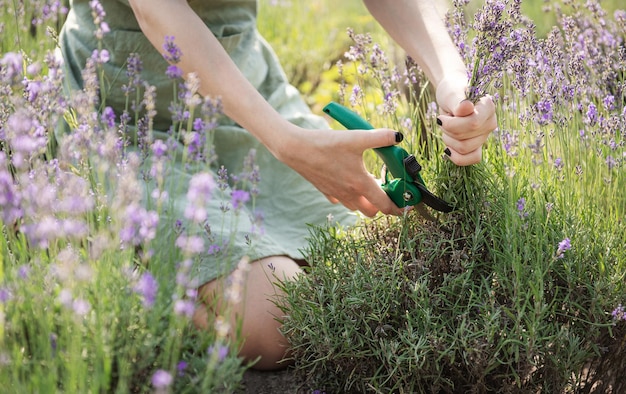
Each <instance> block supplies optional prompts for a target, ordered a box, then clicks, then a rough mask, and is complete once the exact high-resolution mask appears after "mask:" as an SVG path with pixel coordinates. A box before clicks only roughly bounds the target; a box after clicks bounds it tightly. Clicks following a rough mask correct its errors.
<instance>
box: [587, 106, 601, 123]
mask: <svg viewBox="0 0 626 394" xmlns="http://www.w3.org/2000/svg"><path fill="white" fill-rule="evenodd" d="M585 120H586V123H587V124H590V125H594V124H596V122H597V121H598V109H597V108H596V106H595V104H594V103H589V105H588V106H587V113H586V118H585Z"/></svg>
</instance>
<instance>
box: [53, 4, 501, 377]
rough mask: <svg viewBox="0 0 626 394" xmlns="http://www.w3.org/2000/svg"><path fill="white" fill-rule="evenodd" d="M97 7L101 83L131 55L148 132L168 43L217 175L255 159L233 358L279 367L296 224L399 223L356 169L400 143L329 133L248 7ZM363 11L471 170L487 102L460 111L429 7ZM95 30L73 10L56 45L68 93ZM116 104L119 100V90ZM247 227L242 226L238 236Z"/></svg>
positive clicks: (203, 315)
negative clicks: (256, 231)
mask: <svg viewBox="0 0 626 394" xmlns="http://www.w3.org/2000/svg"><path fill="white" fill-rule="evenodd" d="M101 4H102V6H103V8H104V10H105V11H106V15H107V23H108V26H109V28H110V30H111V31H110V33H109V34H106V35H105V36H104V37H102V45H103V47H104V48H106V49H108V51H109V53H110V60H109V61H108V62H107V63H106V64H104V65H103V70H104V72H105V74H106V75H107V76H108V78H105V79H107V80H115V76H116V75H120V70H122V74H123V70H124V69H125V62H126V59H127V57H128V55H129V54H130V53H131V52H136V53H138V54H139V55H140V57H141V59H142V60H143V64H144V71H143V76H144V78H145V79H146V80H147V81H148V82H149V83H150V84H151V85H154V86H156V88H157V97H158V98H157V118H155V123H154V125H155V129H160V130H163V131H165V130H167V128H168V127H169V126H168V116H169V112H168V111H167V105H168V103H169V99H168V94H169V95H170V96H171V92H172V86H171V83H172V82H171V81H170V80H168V79H167V78H166V77H165V74H164V70H165V68H166V67H167V63H166V62H165V60H163V56H162V55H163V53H162V52H164V51H165V50H164V49H163V43H164V42H165V38H166V37H174V38H175V43H176V45H177V46H178V47H179V48H180V50H181V52H182V57H181V58H180V62H179V63H177V66H178V67H179V68H180V69H181V70H182V71H183V75H185V76H186V75H188V74H189V73H195V74H196V75H197V76H198V78H199V80H200V87H199V92H200V93H201V94H202V95H205V96H211V97H219V98H220V99H221V103H222V105H223V112H224V114H225V115H226V116H227V117H228V119H225V120H224V121H223V122H222V123H221V124H220V126H219V127H218V128H217V129H216V131H215V137H214V138H215V139H214V141H215V148H216V152H217V157H218V159H219V160H220V163H219V164H223V165H224V166H225V167H226V168H229V169H230V167H231V166H237V165H238V164H239V163H240V162H241V160H242V159H243V157H244V156H245V155H246V154H247V152H248V151H249V150H250V149H251V148H254V149H256V151H257V157H256V160H257V163H258V164H259V166H260V173H261V178H262V181H261V183H260V187H261V193H260V194H259V199H258V200H257V201H256V206H257V207H260V209H261V210H263V211H264V215H265V218H266V219H265V222H264V229H265V235H264V237H263V238H262V239H261V240H260V241H259V243H258V244H257V246H256V247H255V248H254V252H253V254H252V255H251V252H250V251H249V249H246V248H245V246H244V245H243V241H241V242H240V243H241V245H239V244H237V243H234V244H231V245H229V247H230V250H231V257H234V258H233V259H232V260H233V262H234V263H236V262H237V261H239V260H240V257H243V256H246V255H248V256H250V257H251V263H250V264H249V265H248V267H247V275H246V279H245V288H246V291H245V295H244V302H242V303H240V304H237V309H236V310H235V315H236V316H238V317H239V318H241V324H242V334H243V338H244V343H243V347H242V349H241V351H240V354H241V356H243V357H244V358H246V359H256V358H257V357H259V356H260V359H259V361H258V362H257V363H256V365H255V366H256V367H257V368H260V369H272V368H277V367H280V366H281V365H282V364H281V363H280V360H281V359H282V358H283V357H284V355H285V351H286V346H287V344H286V341H285V339H284V337H283V336H282V335H281V333H280V331H279V323H278V322H277V321H276V320H275V317H276V316H280V310H279V309H278V308H277V307H276V306H275V304H274V302H273V301H272V300H271V298H272V297H274V296H275V295H276V293H277V290H276V289H275V285H274V283H275V281H276V280H277V278H278V279H289V278H293V277H295V276H296V275H298V273H299V272H300V267H299V264H298V261H299V259H301V258H302V255H301V253H300V250H301V249H302V248H303V247H305V246H306V243H305V242H306V236H307V235H308V227H307V224H323V223H324V222H325V221H326V220H327V219H326V218H327V217H328V216H329V215H332V217H334V220H336V221H338V222H340V223H344V224H351V223H353V222H354V215H352V214H351V211H361V212H362V213H363V214H365V215H367V216H373V215H375V214H377V213H378V212H382V213H384V214H393V215H401V214H402V213H403V210H401V209H400V208H398V207H397V206H395V205H394V203H393V202H392V201H391V200H390V199H389V198H388V197H387V195H386V194H385V193H384V191H383V190H382V189H381V188H380V186H379V182H378V181H377V180H376V179H375V177H374V176H372V175H371V174H369V173H368V172H367V171H366V169H365V166H364V164H363V159H362V154H363V152H364V151H365V150H367V149H370V148H375V147H382V146H389V145H393V144H396V143H398V142H400V141H402V134H400V133H398V132H395V131H394V130H389V129H378V130H361V131H358V130H356V131H351V132H350V133H345V132H337V131H333V130H330V129H329V127H328V125H327V123H326V122H325V121H324V120H323V119H322V118H320V117H317V116H315V115H313V114H311V112H310V111H309V109H308V108H307V106H306V105H305V103H304V101H303V100H302V99H301V98H300V97H299V95H298V92H297V91H296V89H295V88H294V87H292V86H291V85H290V84H289V83H288V81H287V80H286V78H285V75H284V73H283V71H282V69H281V68H280V65H279V63H278V61H277V59H276V58H275V55H274V54H273V52H272V51H271V49H270V48H269V46H268V45H267V43H266V42H265V41H264V40H263V39H262V37H260V35H259V33H258V31H257V29H256V2H255V1H254V0H242V1H233V0H215V1H211V0H205V1H202V0H189V1H187V0H102V1H101ZM365 4H366V6H367V7H368V9H369V11H370V12H371V13H372V15H373V16H374V17H375V18H376V19H377V20H378V21H379V23H380V24H381V25H382V26H383V27H384V28H385V29H386V31H387V32H388V33H389V34H390V35H391V37H392V38H394V39H395V40H396V42H397V43H398V44H399V45H401V46H402V47H403V48H404V50H406V52H407V53H408V54H409V55H410V56H412V57H413V58H414V59H415V60H416V61H417V63H418V64H419V65H420V66H421V67H422V69H423V70H424V72H425V73H426V75H427V77H428V78H429V80H430V81H431V82H432V84H433V85H434V86H435V87H436V89H437V101H438V103H439V106H440V108H441V109H442V111H443V113H442V115H440V117H439V123H440V125H441V127H442V128H443V131H444V134H443V141H444V143H445V144H446V145H447V147H448V149H449V151H448V152H450V158H451V160H452V161H453V162H455V163H456V164H458V165H468V164H472V163H476V162H478V161H480V159H481V146H482V144H483V143H484V142H485V140H486V139H487V137H488V135H489V133H490V132H491V131H492V130H494V129H495V127H496V117H495V107H494V104H493V102H492V100H491V99H490V98H488V97H486V98H483V99H481V100H480V101H479V102H478V103H477V104H476V105H474V104H472V103H471V102H469V101H466V100H464V99H465V93H464V92H465V89H466V87H467V83H468V81H467V73H466V68H465V65H464V64H463V61H462V59H461V58H460V56H459V55H458V53H457V51H456V48H455V47H454V45H453V43H452V42H451V40H450V38H449V36H448V34H447V32H446V30H445V27H444V25H443V23H442V21H441V19H440V16H439V14H438V13H437V11H436V10H435V9H434V7H433V5H432V4H431V1H428V0H412V1H411V0H405V1H399V0H365ZM95 29H96V26H95V25H94V23H93V17H92V13H91V9H90V6H89V0H73V1H72V2H71V11H70V13H69V15H68V19H67V22H66V24H65V26H64V28H63V31H62V34H61V49H62V51H63V54H64V57H65V60H66V65H67V69H68V75H67V78H68V80H69V81H70V84H71V86H72V87H73V88H76V89H78V88H81V86H82V80H81V77H80V71H81V69H82V68H83V67H84V65H85V61H86V58H88V57H89V56H91V53H92V51H93V50H94V49H96V48H98V41H97V40H96V38H95V37H94V34H93V33H94V31H95ZM120 84H121V82H120ZM112 86H113V87H115V82H113V84H112ZM115 92H116V90H115V89H110V91H109V92H108V95H107V105H109V106H112V107H113V109H114V110H116V112H117V113H121V111H122V110H123V108H124V100H125V99H124V97H118V96H116V94H115ZM118 93H119V94H120V96H121V91H120V90H119V89H118ZM163 97H165V98H163ZM170 119H171V117H170ZM157 136H158V135H157ZM185 175H186V174H184V172H183V171H180V172H179V173H178V174H177V176H181V177H184V176H185ZM180 199H181V200H184V198H183V197H182V196H181V197H180ZM338 203H340V204H338ZM209 205H210V206H209V209H210V212H212V213H213V214H214V215H219V214H220V213H219V204H218V202H213V201H212V202H210V203H209ZM211 207H212V208H211ZM210 215H211V214H210ZM242 216H243V215H240V218H241V217H242ZM210 217H211V216H209V218H210ZM209 220H210V219H209ZM249 225H250V223H245V221H244V223H242V224H240V225H238V226H239V228H240V229H241V231H242V232H245V231H246V230H245V228H246V226H249ZM215 264H216V263H215V261H213V260H211V259H206V260H204V261H203V263H201V264H200V266H199V267H198V270H197V271H196V279H197V280H198V281H199V283H202V286H201V287H200V288H199V295H200V299H202V300H203V301H204V302H205V303H206V305H214V303H215V301H216V299H219V298H220V296H221V294H222V293H221V290H219V289H221V280H220V278H221V277H222V275H223V274H224V273H228V272H230V271H231V270H232V269H234V265H233V264H231V265H229V266H228V267H226V272H220V271H219V270H216V269H215ZM222 268H223V267H222ZM208 313H212V312H210V310H209V309H208V308H202V307H200V308H198V309H197V310H196V313H195V316H194V322H195V323H196V325H198V326H199V327H205V326H206V325H207V317H208Z"/></svg>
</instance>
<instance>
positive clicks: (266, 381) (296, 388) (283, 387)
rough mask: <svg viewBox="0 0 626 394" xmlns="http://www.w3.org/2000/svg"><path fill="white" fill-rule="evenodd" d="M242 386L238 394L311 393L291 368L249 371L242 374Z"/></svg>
mask: <svg viewBox="0 0 626 394" xmlns="http://www.w3.org/2000/svg"><path fill="white" fill-rule="evenodd" d="M243 384H244V388H243V390H241V391H240V392H239V394H277V393H280V394H309V393H311V392H312V391H313V390H311V389H310V388H308V387H306V384H305V383H304V382H303V381H302V380H301V379H299V377H298V374H296V373H295V371H294V369H293V368H288V369H284V370H280V371H256V370H252V369H249V370H247V371H246V372H245V373H244V376H243Z"/></svg>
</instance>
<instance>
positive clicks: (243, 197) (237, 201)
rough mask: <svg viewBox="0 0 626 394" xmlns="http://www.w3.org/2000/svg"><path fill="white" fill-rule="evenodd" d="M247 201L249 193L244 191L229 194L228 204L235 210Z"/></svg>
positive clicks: (234, 191)
mask: <svg viewBox="0 0 626 394" xmlns="http://www.w3.org/2000/svg"><path fill="white" fill-rule="evenodd" d="M249 200H250V193H248V192H247V191H245V190H233V191H232V192H231V193H230V203H231V204H232V206H233V208H234V209H235V210H239V209H240V208H241V207H242V206H243V205H244V204H245V203H246V202H248V201H249Z"/></svg>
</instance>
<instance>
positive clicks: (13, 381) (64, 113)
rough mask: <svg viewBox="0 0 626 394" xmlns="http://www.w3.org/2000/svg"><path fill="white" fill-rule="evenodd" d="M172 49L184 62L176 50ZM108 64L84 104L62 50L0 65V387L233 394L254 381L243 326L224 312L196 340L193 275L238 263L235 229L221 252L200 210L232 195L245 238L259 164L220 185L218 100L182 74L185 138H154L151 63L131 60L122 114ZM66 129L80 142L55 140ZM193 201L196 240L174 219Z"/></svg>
mask: <svg viewBox="0 0 626 394" xmlns="http://www.w3.org/2000/svg"><path fill="white" fill-rule="evenodd" d="M91 6H92V9H93V17H94V20H95V21H96V24H97V26H98V27H99V28H98V29H97V31H96V32H95V34H97V35H99V37H98V38H101V37H102V36H104V35H106V34H107V32H108V26H107V24H106V13H105V11H104V9H103V8H102V7H101V5H100V3H99V2H98V1H93V2H91ZM31 11H32V10H29V9H28V7H25V8H24V9H23V10H22V11H19V13H20V15H21V14H22V13H25V14H27V13H29V12H31ZM44 12H47V11H45V9H44ZM59 12H60V11H59ZM51 21H52V22H54V23H56V19H51ZM39 23H41V24H43V25H45V24H46V23H49V22H46V21H45V20H44V21H39V19H38V21H37V24H38V25H37V26H39ZM50 23H51V22H50ZM16 44H17V48H18V49H19V48H20V45H19V44H20V43H16ZM165 44H166V45H167V46H168V48H171V49H172V51H174V50H175V49H176V48H175V44H174V41H173V38H168V40H167V41H166V43H165ZM170 53H171V52H170ZM179 56H182V54H180V53H179ZM108 60H109V59H108V55H107V52H106V50H105V49H101V50H97V51H95V52H94V53H93V55H92V56H91V58H90V59H88V61H87V65H86V67H85V69H84V70H83V72H82V77H83V81H84V89H82V90H81V91H80V92H75V94H72V95H71V96H67V95H66V94H65V93H64V92H63V88H62V87H63V86H62V84H63V69H62V65H61V63H60V60H59V58H58V57H57V56H56V55H55V54H54V52H53V51H48V52H46V53H41V54H38V57H37V58H36V59H31V58H30V57H28V56H26V55H25V54H24V51H8V52H3V53H2V54H1V55H0V81H1V83H0V86H2V87H1V89H2V93H3V97H2V99H1V100H0V186H1V188H0V229H1V231H2V237H0V295H1V296H0V308H1V309H0V311H1V312H2V313H0V316H1V321H0V327H2V329H1V332H0V334H1V337H0V360H1V363H2V365H3V368H2V369H1V371H0V382H2V384H3V385H4V386H5V387H8V388H9V389H10V391H11V392H37V391H46V390H49V389H50V387H59V388H61V389H62V390H64V391H69V392H88V391H98V392H100V391H118V392H150V391H156V392H172V391H175V392H178V391H181V390H183V389H184V390H197V391H212V390H218V389H219V390H234V389H235V388H236V387H237V386H238V385H239V384H240V381H241V374H242V373H243V371H244V369H245V366H244V365H242V363H241V360H240V359H238V357H237V354H236V349H237V347H238V342H237V341H236V340H232V337H233V336H232V335H230V334H231V333H232V332H235V331H236V327H228V325H226V324H225V322H226V321H230V318H229V309H228V308H225V309H224V310H222V311H220V314H219V315H218V316H216V317H215V319H212V320H211V319H210V321H209V322H208V324H209V329H208V330H206V331H197V330H196V329H195V328H193V325H192V323H191V319H192V316H193V314H194V312H195V310H196V308H197V307H198V300H197V290H196V289H197V287H198V285H199V284H198V283H197V282H196V281H195V280H194V273H193V266H194V264H195V263H194V260H195V259H196V258H197V257H198V256H199V255H201V254H204V253H207V250H209V251H211V250H212V252H211V253H217V249H220V250H219V252H220V253H221V256H223V259H228V258H229V247H228V245H229V244H230V240H229V239H228V237H229V235H228V234H229V231H230V230H231V228H225V229H224V232H223V234H225V235H224V236H223V238H220V239H214V238H211V231H210V226H209V225H208V224H207V217H206V211H204V208H203V205H204V204H203V203H204V202H205V201H207V200H209V199H210V198H212V196H213V193H222V192H226V190H227V189H226V188H220V187H221V186H220V185H222V184H223V185H227V186H228V187H229V189H228V190H233V193H232V198H231V199H230V202H229V203H227V204H225V205H224V218H226V217H231V216H232V217H233V218H234V219H233V220H232V221H230V223H231V225H232V226H233V227H236V226H237V217H238V215H240V214H241V212H242V210H241V205H242V203H244V202H247V201H249V200H254V198H255V197H256V195H258V187H257V186H258V183H259V181H260V178H259V174H258V167H257V166H256V164H255V156H254V152H251V154H250V155H249V157H247V158H246V161H245V163H244V165H243V168H244V170H243V172H242V173H241V174H232V175H229V174H228V173H227V170H226V169H223V172H222V173H223V179H221V180H219V182H221V183H220V184H219V185H218V180H216V179H213V177H212V176H211V175H210V174H209V173H206V172H202V171H200V170H198V169H199V168H202V167H203V166H209V165H211V164H212V163H213V160H214V154H213V152H212V139H211V138H212V137H211V134H212V130H213V129H214V128H215V127H216V124H217V123H216V119H217V117H218V116H219V115H220V105H219V101H215V100H211V99H210V98H206V99H204V98H200V97H199V95H198V94H197V80H194V78H193V76H192V77H191V78H189V79H188V80H187V82H186V83H183V82H182V78H180V74H179V73H176V72H175V70H174V68H175V64H173V66H172V67H170V69H168V70H164V72H167V73H168V75H169V76H170V77H171V78H173V79H175V80H177V81H179V82H180V83H179V85H178V94H177V95H176V100H175V101H174V102H173V103H172V108H173V109H174V111H173V112H174V114H173V116H174V125H175V126H174V128H173V129H172V130H171V132H170V134H169V137H167V138H164V139H157V138H155V133H154V130H153V127H154V122H153V119H154V117H155V116H156V112H155V105H154V104H155V102H154V100H155V97H154V95H155V92H154V87H152V86H150V85H148V84H147V83H145V82H144V81H142V80H141V77H140V75H141V74H140V73H141V68H142V64H141V59H140V58H138V57H137V56H136V55H131V57H130V58H129V59H128V63H127V64H128V68H127V77H128V83H127V84H125V85H124V87H123V92H121V93H122V94H125V95H126V97H127V106H126V110H125V111H124V112H123V113H121V114H116V113H114V111H113V109H112V108H111V107H108V106H107V103H106V89H102V88H101V87H102V86H103V85H102V84H101V82H102V78H101V75H100V67H101V65H102V64H104V63H106V62H108ZM174 60H175V59H174ZM98 109H100V111H98ZM177 115H178V118H176V116H177ZM63 122H66V123H67V125H66V127H67V128H69V129H70V130H71V132H70V133H69V134H67V135H65V136H64V137H63V138H61V139H58V140H57V139H56V138H55V132H57V131H58V130H59V129H60V127H62V125H63V124H64V123H63ZM177 149H178V150H180V151H182V152H183V154H182V155H177V153H176V150H177ZM177 166H183V167H184V168H185V169H187V170H189V171H192V170H193V171H195V175H193V177H191V181H190V183H189V185H183V184H170V183H168V182H166V181H165V180H166V179H168V176H167V175H168V174H169V172H170V171H172V170H173V169H174V168H176V167H177ZM235 175H236V176H235ZM171 178H172V177H171V176H169V179H171ZM181 187H186V188H187V189H188V190H186V195H187V199H188V201H189V205H188V206H187V209H186V210H184V215H183V217H180V218H178V219H181V220H183V221H185V223H187V224H186V225H185V226H182V225H181V226H177V225H176V223H173V222H172V221H169V220H166V215H165V213H166V212H171V211H172V210H173V202H172V199H171V198H169V197H170V196H171V195H175V194H176V193H180V188H181ZM176 188H178V189H176ZM218 222H219V221H216V223H218ZM222 222H227V221H225V220H222ZM180 223H182V222H180ZM253 223H254V225H255V228H254V229H251V230H250V233H251V234H257V235H258V234H260V232H261V230H262V220H261V215H260V214H258V213H257V217H255V218H254V220H253ZM171 234H174V235H175V236H174V237H172V236H171ZM232 234H233V233H231V236H234V235H232ZM250 242H251V244H252V245H253V244H254V242H253V236H251V237H250ZM157 246H158V247H157ZM211 248H213V249H211ZM242 264H243V263H242ZM240 277H241V269H240V270H238V271H235V273H234V274H233V279H232V280H231V281H230V283H232V285H230V286H227V287H226V289H225V291H226V293H227V294H228V295H229V300H230V301H229V302H228V303H225V304H227V305H233V304H234V303H236V302H238V300H239V299H238V298H237V297H238V296H237V294H239V293H240V292H241V291H242V289H241V283H240V282H241V280H237V278H240ZM168 278H171V280H170V279H168ZM216 349H217V350H216Z"/></svg>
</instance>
